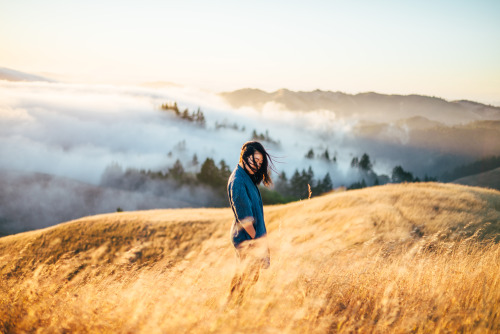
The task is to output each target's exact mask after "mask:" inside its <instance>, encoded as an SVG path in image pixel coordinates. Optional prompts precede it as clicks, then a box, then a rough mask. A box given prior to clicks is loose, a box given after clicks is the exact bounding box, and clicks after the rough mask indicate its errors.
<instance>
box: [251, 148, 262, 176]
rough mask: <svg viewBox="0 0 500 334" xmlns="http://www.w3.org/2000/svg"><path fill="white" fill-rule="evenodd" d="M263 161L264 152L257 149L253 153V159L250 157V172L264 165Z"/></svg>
mask: <svg viewBox="0 0 500 334" xmlns="http://www.w3.org/2000/svg"><path fill="white" fill-rule="evenodd" d="M262 161H264V157H263V156H262V153H260V152H259V151H255V153H254V154H253V159H252V157H250V158H249V159H248V164H249V165H250V168H248V172H249V173H250V174H253V173H254V172H253V170H252V169H255V170H259V169H260V166H262Z"/></svg>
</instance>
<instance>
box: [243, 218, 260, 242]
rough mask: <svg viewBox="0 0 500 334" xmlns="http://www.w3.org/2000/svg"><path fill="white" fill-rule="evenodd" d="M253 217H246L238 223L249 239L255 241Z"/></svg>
mask: <svg viewBox="0 0 500 334" xmlns="http://www.w3.org/2000/svg"><path fill="white" fill-rule="evenodd" d="M253 221H254V219H253V217H246V218H245V219H242V220H241V221H240V224H241V226H243V228H244V229H245V231H247V233H248V235H249V236H250V238H252V239H255V234H256V232H255V227H253Z"/></svg>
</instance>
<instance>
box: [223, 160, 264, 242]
mask: <svg viewBox="0 0 500 334" xmlns="http://www.w3.org/2000/svg"><path fill="white" fill-rule="evenodd" d="M227 195H228V197H229V204H230V205H231V209H233V213H234V218H235V219H234V222H233V226H232V227H231V239H232V242H233V245H234V246H235V247H236V246H238V245H239V244H240V243H242V242H243V241H245V240H251V239H252V238H251V237H250V235H249V234H248V233H247V231H245V229H244V228H243V226H242V225H241V223H240V222H241V221H242V220H243V219H245V218H247V217H253V220H254V222H253V227H254V228H255V232H256V233H255V239H257V238H260V237H262V236H265V235H266V224H265V222H264V208H263V205H262V197H261V195H260V191H259V188H257V186H256V185H255V184H254V183H253V181H252V179H250V176H249V175H248V174H247V172H245V170H244V169H243V167H241V166H240V165H237V166H236V168H235V169H234V171H233V173H232V174H231V176H230V177H229V180H228V183H227Z"/></svg>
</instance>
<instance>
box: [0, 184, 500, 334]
mask: <svg viewBox="0 0 500 334" xmlns="http://www.w3.org/2000/svg"><path fill="white" fill-rule="evenodd" d="M265 210H266V212H265V215H266V221H267V224H268V231H269V244H270V248H271V267H270V269H267V270H262V272H261V273H260V276H259V280H258V281H257V282H256V283H255V284H253V285H252V284H248V289H247V290H246V291H245V293H244V296H243V299H242V300H241V301H240V303H234V302H232V301H229V303H228V300H229V298H228V297H229V287H230V284H231V280H232V278H233V277H234V275H235V273H236V271H237V262H236V258H235V254H234V251H233V250H232V249H231V247H232V246H231V245H230V243H229V236H228V233H229V232H228V230H229V226H230V224H231V220H232V212H231V211H230V210H229V209H182V210H157V211H144V212H130V213H126V212H125V213H115V214H110V215H101V216H94V217H88V218H82V219H81V220H78V221H74V222H70V223H67V224H62V225H59V226H55V227H52V228H48V229H45V230H40V231H34V232H29V233H23V234H19V235H15V236H9V237H5V238H1V239H0V275H1V276H2V280H1V283H0V287H1V290H0V291H1V292H0V329H1V330H2V331H3V332H32V331H33V332H35V331H36V330H37V329H42V330H43V331H48V332H63V331H65V330H66V331H72V332H99V333H130V332H132V333H133V332H142V333H165V332H168V333H177V332H195V333H196V332H199V333H207V332H217V333H234V332H245V333H283V332H294V333H295V332H298V333H302V332H312V333H328V332H380V333H386V332H400V333H407V332H497V331H498V330H500V245H499V243H498V241H499V240H498V239H499V231H500V226H499V224H500V193H499V192H495V191H489V190H481V189H479V188H469V187H461V186H454V185H441V184H432V183H431V184H408V185H388V186H382V187H375V188H370V189H364V190H358V191H349V192H342V193H334V194H331V195H327V196H323V197H319V198H313V199H311V200H306V201H301V202H296V203H291V204H288V205H281V206H270V207H266V209H265ZM247 281H248V280H247Z"/></svg>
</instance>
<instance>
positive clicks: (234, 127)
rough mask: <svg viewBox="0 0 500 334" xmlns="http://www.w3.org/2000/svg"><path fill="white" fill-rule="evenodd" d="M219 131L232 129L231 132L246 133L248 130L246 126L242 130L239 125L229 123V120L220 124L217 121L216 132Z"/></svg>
mask: <svg viewBox="0 0 500 334" xmlns="http://www.w3.org/2000/svg"><path fill="white" fill-rule="evenodd" d="M219 129H231V130H235V131H241V132H244V131H245V130H246V128H245V127H244V126H242V127H241V128H240V127H239V125H238V124H237V123H232V124H229V123H228V122H227V120H224V121H222V122H220V123H219V122H218V121H215V130H219Z"/></svg>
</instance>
